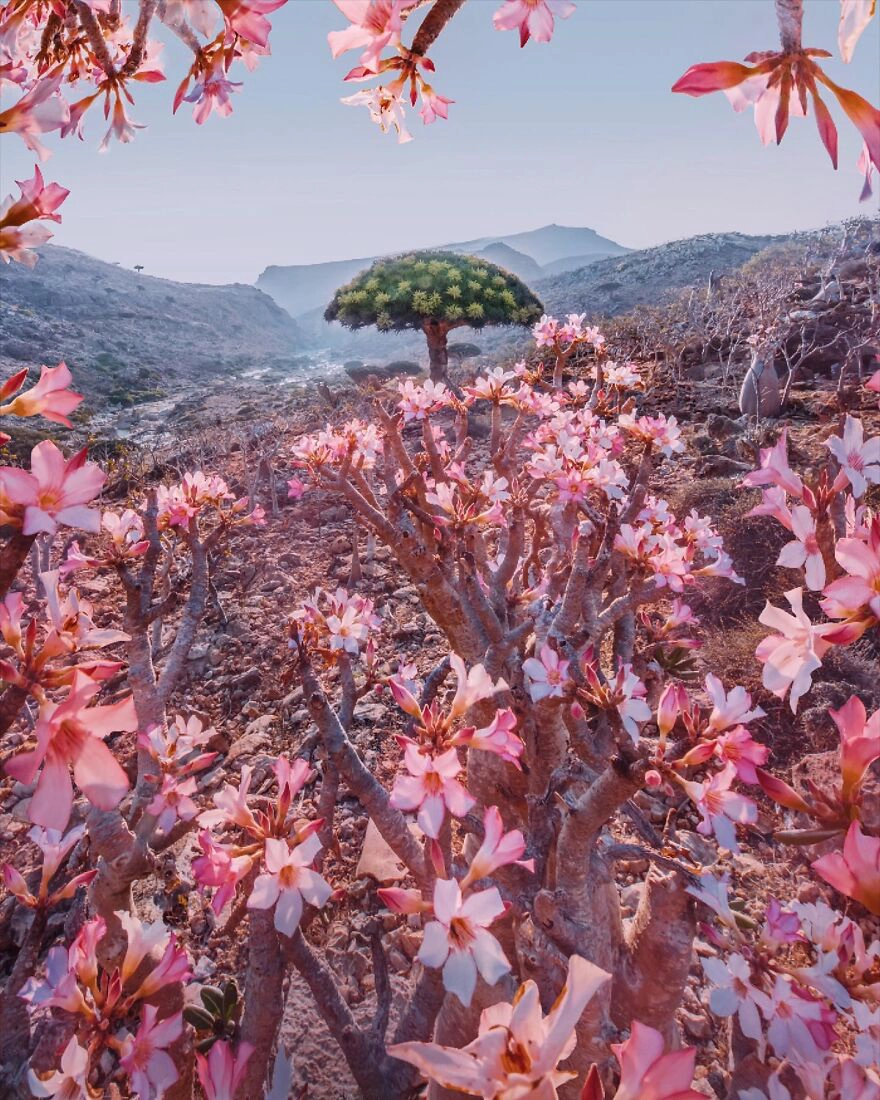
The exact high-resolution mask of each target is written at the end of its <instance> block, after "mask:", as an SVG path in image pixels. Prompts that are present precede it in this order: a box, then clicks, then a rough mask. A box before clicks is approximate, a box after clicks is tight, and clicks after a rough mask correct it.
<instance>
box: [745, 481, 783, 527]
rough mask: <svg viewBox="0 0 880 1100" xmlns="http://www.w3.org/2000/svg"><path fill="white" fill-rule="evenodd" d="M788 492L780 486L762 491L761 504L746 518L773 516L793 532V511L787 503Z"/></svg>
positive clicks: (747, 514) (772, 486)
mask: <svg viewBox="0 0 880 1100" xmlns="http://www.w3.org/2000/svg"><path fill="white" fill-rule="evenodd" d="M786 500H787V497H786V492H785V490H784V489H783V488H781V487H780V486H779V485H771V486H770V487H769V489H762V490H761V503H760V504H756V505H755V507H754V508H752V510H751V511H749V512H746V518H747V519H748V518H749V517H751V516H772V517H773V519H776V520H779V522H780V523H781V524H782V526H783V527H784V528H785V529H786V530H787V531H790V530H791V509H790V508H789V507H788V504H787V503H786Z"/></svg>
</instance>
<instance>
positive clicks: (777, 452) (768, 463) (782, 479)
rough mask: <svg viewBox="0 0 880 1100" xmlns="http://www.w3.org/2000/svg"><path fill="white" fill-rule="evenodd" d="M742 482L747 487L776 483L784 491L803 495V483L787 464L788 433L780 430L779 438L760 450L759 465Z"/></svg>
mask: <svg viewBox="0 0 880 1100" xmlns="http://www.w3.org/2000/svg"><path fill="white" fill-rule="evenodd" d="M742 484H743V485H746V486H748V487H749V488H755V487H756V486H759V485H778V486H779V487H780V488H781V489H784V490H785V492H786V493H790V494H791V495H792V496H793V497H798V498H800V497H801V496H802V495H803V491H804V484H803V482H802V481H801V479H800V478H799V477H798V476H797V474H796V473H794V472H793V470H792V469H791V467H790V466H789V465H788V433H787V431H786V430H784V431H783V432H782V435H780V437H779V440H778V441H777V443H776V444H775V446H773V447H766V448H763V449H762V450H761V465H760V467H759V468H758V469H757V470H752V472H751V473H750V474H746V476H745V477H744V478H743V479H742Z"/></svg>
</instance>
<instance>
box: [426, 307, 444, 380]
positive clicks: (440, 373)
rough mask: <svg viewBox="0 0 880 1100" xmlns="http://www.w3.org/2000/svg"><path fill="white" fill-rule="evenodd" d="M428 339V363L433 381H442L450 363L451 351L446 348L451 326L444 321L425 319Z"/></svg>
mask: <svg viewBox="0 0 880 1100" xmlns="http://www.w3.org/2000/svg"><path fill="white" fill-rule="evenodd" d="M422 328H423V329H424V331H425V337H426V338H427V341H428V363H429V364H430V368H431V381H432V382H442V381H443V380H444V379H445V378H446V368H447V366H448V365H449V353H448V352H447V350H446V337H447V335H448V334H449V326H448V325H447V324H446V323H445V322H444V321H431V320H427V319H426V320H425V321H424V322H423V323H422Z"/></svg>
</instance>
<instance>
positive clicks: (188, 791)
mask: <svg viewBox="0 0 880 1100" xmlns="http://www.w3.org/2000/svg"><path fill="white" fill-rule="evenodd" d="M195 793H196V781H195V779H193V778H189V779H184V780H179V779H178V778H177V777H176V776H173V775H164V776H163V777H162V786H161V788H160V789H159V790H158V791H157V792H156V794H155V795H154V797H153V799H152V801H151V802H150V804H149V805H148V806H147V813H150V814H152V815H153V816H154V817H155V818H156V819H157V820H156V826H157V828H159V829H161V830H162V832H163V833H167V832H168V830H169V829H170V828H171V826H172V825H173V824H174V822H175V821H177V820H178V819H180V820H181V821H192V819H193V818H194V817H195V816H196V814H197V813H198V812H199V808H198V806H197V805H196V804H195V802H193V800H192V797H191V796H192V795H194V794H195Z"/></svg>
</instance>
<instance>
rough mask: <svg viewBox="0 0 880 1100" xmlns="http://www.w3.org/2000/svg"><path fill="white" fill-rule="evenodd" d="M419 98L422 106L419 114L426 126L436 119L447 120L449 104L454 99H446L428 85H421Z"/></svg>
mask: <svg viewBox="0 0 880 1100" xmlns="http://www.w3.org/2000/svg"><path fill="white" fill-rule="evenodd" d="M421 97H422V106H421V110H420V111H419V114H420V115H421V116H422V122H424V123H425V125H426V126H428V125H430V124H431V123H432V122H434V121H435V120H436V119H438V118H449V104H450V103H454V102H455V100H454V99H447V98H446V96H442V95H440V94H439V93H438V92H435V91H434V89H433V88H432V87H431V85H430V84H422V87H421Z"/></svg>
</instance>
